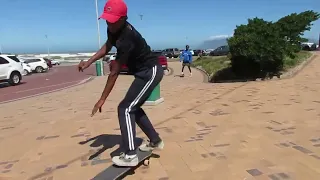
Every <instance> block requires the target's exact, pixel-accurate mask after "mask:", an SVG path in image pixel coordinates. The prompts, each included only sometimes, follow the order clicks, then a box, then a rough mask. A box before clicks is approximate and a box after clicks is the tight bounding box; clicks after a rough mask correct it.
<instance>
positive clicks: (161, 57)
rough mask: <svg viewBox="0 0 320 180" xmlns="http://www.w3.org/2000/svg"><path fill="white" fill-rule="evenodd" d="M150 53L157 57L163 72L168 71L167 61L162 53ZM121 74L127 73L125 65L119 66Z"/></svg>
mask: <svg viewBox="0 0 320 180" xmlns="http://www.w3.org/2000/svg"><path fill="white" fill-rule="evenodd" d="M152 53H154V54H155V55H157V56H158V60H159V63H160V65H161V66H162V68H163V70H168V61H167V57H166V56H165V55H164V52H163V51H152ZM121 72H122V73H128V67H127V66H126V65H125V64H124V65H122V66H121Z"/></svg>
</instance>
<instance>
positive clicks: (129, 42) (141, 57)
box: [108, 22, 159, 73]
mask: <svg viewBox="0 0 320 180" xmlns="http://www.w3.org/2000/svg"><path fill="white" fill-rule="evenodd" d="M108 40H109V41H110V42H111V44H112V45H113V46H115V47H116V48H117V56H116V61H119V62H120V63H121V64H126V65H127V67H128V69H129V71H130V72H133V73H135V72H138V71H141V70H145V69H148V68H152V67H153V66H154V65H156V64H158V63H159V62H158V57H157V56H156V55H155V54H153V53H152V51H151V48H150V46H149V45H148V44H147V42H146V40H145V39H144V38H143V37H142V36H141V34H140V33H139V32H138V31H137V30H136V29H135V28H134V27H133V26H132V25H131V24H129V23H128V22H127V23H126V24H125V26H124V27H123V28H122V29H121V30H120V31H119V32H117V33H111V32H110V31H109V30H108Z"/></svg>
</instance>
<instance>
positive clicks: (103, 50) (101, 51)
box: [88, 40, 112, 64]
mask: <svg viewBox="0 0 320 180" xmlns="http://www.w3.org/2000/svg"><path fill="white" fill-rule="evenodd" d="M111 48H112V44H111V42H110V41H109V40H107V42H106V43H104V45H103V46H102V47H101V48H100V49H99V51H97V53H96V54H95V55H93V56H92V57H91V58H90V59H89V60H88V63H89V64H92V63H94V62H96V61H97V60H98V59H101V58H102V57H104V56H105V55H106V54H107V53H108V52H109V51H110V50H111Z"/></svg>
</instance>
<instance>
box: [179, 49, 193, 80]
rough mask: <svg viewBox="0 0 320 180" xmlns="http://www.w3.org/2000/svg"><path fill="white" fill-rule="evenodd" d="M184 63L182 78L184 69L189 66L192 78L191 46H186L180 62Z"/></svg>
mask: <svg viewBox="0 0 320 180" xmlns="http://www.w3.org/2000/svg"><path fill="white" fill-rule="evenodd" d="M181 61H182V71H181V76H182V77H184V73H183V70H184V67H185V66H188V69H189V72H190V77H191V76H192V72H191V68H190V65H191V63H192V53H191V52H190V50H189V45H186V49H185V50H183V51H182V52H181V54H180V62H181Z"/></svg>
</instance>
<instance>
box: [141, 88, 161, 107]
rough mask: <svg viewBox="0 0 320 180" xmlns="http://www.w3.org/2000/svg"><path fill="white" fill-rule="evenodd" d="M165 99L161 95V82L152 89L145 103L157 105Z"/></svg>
mask: <svg viewBox="0 0 320 180" xmlns="http://www.w3.org/2000/svg"><path fill="white" fill-rule="evenodd" d="M163 101H164V99H163V98H162V97H161V96H160V84H158V85H157V86H156V87H155V88H154V89H153V91H152V93H151V95H150V96H149V98H148V99H147V101H146V102H145V105H157V104H160V103H162V102H163Z"/></svg>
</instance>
